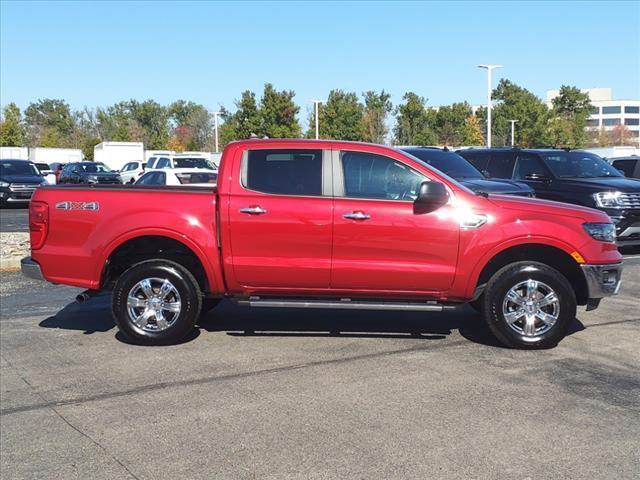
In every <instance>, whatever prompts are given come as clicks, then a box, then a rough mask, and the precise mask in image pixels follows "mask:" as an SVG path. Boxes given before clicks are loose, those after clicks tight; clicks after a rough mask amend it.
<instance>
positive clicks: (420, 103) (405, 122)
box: [394, 92, 438, 145]
mask: <svg viewBox="0 0 640 480" xmlns="http://www.w3.org/2000/svg"><path fill="white" fill-rule="evenodd" d="M402 100H403V103H401V104H400V105H398V106H397V107H396V126H395V128H394V141H395V143H396V145H434V144H436V143H437V141H438V139H437V136H436V133H435V131H434V130H433V128H432V127H431V124H433V122H434V121H435V115H436V112H427V111H426V110H425V104H426V99H425V98H423V97H421V96H419V95H417V94H415V93H413V92H407V93H405V94H404V96H403V97H402Z"/></svg>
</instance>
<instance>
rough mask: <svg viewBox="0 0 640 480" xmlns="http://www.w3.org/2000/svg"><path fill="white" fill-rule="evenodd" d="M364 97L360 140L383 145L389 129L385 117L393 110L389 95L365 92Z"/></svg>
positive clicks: (383, 92) (382, 92)
mask: <svg viewBox="0 0 640 480" xmlns="http://www.w3.org/2000/svg"><path fill="white" fill-rule="evenodd" d="M363 96H364V112H363V115H362V134H361V138H362V140H363V141H365V142H371V143H384V142H385V138H386V136H387V133H389V129H388V128H387V125H386V119H387V115H389V113H391V111H392V110H393V105H392V104H391V95H389V94H388V93H386V92H385V91H384V90H382V91H381V92H380V93H376V92H374V91H371V90H369V91H367V92H364V93H363Z"/></svg>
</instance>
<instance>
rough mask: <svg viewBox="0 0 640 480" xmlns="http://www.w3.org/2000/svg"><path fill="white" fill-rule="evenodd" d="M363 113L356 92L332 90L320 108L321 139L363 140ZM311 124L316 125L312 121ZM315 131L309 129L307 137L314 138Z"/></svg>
mask: <svg viewBox="0 0 640 480" xmlns="http://www.w3.org/2000/svg"><path fill="white" fill-rule="evenodd" d="M363 111H364V107H363V105H362V104H361V103H360V102H359V101H358V96H357V95H356V94H355V93H354V92H345V91H343V90H331V91H330V92H329V97H328V98H327V101H326V102H325V103H324V104H321V105H319V106H318V112H319V127H320V138H331V139H334V140H362V133H363V123H362V114H363ZM314 121H315V119H314ZM309 124H310V125H314V123H312V122H311V121H310V122H309ZM314 129H315V127H312V128H309V131H308V135H307V136H312V131H315V130H314Z"/></svg>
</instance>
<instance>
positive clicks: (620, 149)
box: [581, 145, 640, 158]
mask: <svg viewBox="0 0 640 480" xmlns="http://www.w3.org/2000/svg"><path fill="white" fill-rule="evenodd" d="M581 150H585V151H587V152H590V153H595V154H596V155H599V156H601V157H602V158H616V157H630V156H631V155H640V148H636V147H632V146H627V145H619V146H617V147H596V148H583V149H581Z"/></svg>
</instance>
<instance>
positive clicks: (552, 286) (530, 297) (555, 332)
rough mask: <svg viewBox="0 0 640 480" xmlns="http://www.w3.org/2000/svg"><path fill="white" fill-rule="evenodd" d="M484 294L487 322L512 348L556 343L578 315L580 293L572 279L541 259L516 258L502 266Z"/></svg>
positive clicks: (544, 345)
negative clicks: (519, 260) (516, 259)
mask: <svg viewBox="0 0 640 480" xmlns="http://www.w3.org/2000/svg"><path fill="white" fill-rule="evenodd" d="M484 297H485V298H484V305H483V317H484V320H485V322H486V323H487V326H488V327H489V329H490V330H491V332H492V333H493V335H494V336H495V337H496V338H497V339H498V340H499V341H500V342H501V343H502V344H504V345H505V346H508V347H512V348H520V349H539V348H550V347H554V346H556V345H557V344H558V342H559V341H560V340H562V339H563V338H564V336H565V335H566V333H567V329H568V328H569V325H570V323H571V322H572V321H573V320H574V318H575V316H576V296H575V292H574V290H573V288H572V287H571V284H570V283H569V281H568V280H567V279H566V277H564V276H563V275H562V274H561V273H560V272H558V271H557V270H555V269H554V268H551V267H549V266H548V265H545V264H543V263H539V262H516V263H512V264H510V265H507V266H506V267H503V268H502V269H500V270H498V271H497V272H496V273H495V274H494V275H493V277H491V279H490V280H489V282H488V283H487V289H486V291H485V294H484Z"/></svg>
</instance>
